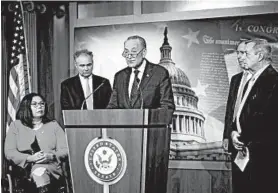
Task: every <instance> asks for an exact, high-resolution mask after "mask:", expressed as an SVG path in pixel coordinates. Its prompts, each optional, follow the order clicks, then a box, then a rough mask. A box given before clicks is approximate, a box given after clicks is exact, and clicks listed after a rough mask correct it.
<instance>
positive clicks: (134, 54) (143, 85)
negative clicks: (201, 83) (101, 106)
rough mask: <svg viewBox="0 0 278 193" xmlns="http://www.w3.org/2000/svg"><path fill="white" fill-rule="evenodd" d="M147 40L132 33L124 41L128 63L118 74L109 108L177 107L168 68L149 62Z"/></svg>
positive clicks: (124, 53)
mask: <svg viewBox="0 0 278 193" xmlns="http://www.w3.org/2000/svg"><path fill="white" fill-rule="evenodd" d="M146 54H147V47H146V41H145V39H144V38H142V37H140V36H130V37H128V38H127V40H126V41H125V43H124V51H123V54H122V56H123V57H124V58H125V60H126V63H127V66H128V67H126V68H124V69H123V70H120V71H119V72H117V73H116V74H115V77H114V86H113V92H112V96H111V99H110V102H109V104H108V107H107V108H114V109H140V108H149V109H157V108H164V109H172V110H174V109H175V104H174V97H173V92H172V86H171V81H170V77H169V73H168V71H167V70H166V69H165V68H164V67H162V66H160V65H155V64H152V63H151V62H149V61H148V60H147V59H146V58H145V56H146Z"/></svg>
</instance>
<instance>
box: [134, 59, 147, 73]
mask: <svg viewBox="0 0 278 193" xmlns="http://www.w3.org/2000/svg"><path fill="white" fill-rule="evenodd" d="M145 67H146V60H143V62H142V64H141V66H140V67H139V68H137V70H139V72H142V73H143V72H144V70H145ZM134 70H135V68H132V72H134Z"/></svg>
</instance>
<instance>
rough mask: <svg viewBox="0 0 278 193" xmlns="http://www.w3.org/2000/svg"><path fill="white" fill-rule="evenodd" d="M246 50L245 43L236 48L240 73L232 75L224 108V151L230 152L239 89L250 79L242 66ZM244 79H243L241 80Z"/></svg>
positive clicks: (244, 66)
mask: <svg viewBox="0 0 278 193" xmlns="http://www.w3.org/2000/svg"><path fill="white" fill-rule="evenodd" d="M245 49H246V41H241V42H240V43H239V44H238V47H237V51H236V52H237V59H238V63H239V66H240V68H241V69H242V70H243V71H242V72H240V73H238V74H236V75H234V76H233V77H232V79H231V83H230V89H229V95H228V101H227V106H226V115H225V125H224V132H223V148H224V150H225V151H228V152H231V148H232V142H231V138H230V134H231V131H232V123H233V121H234V120H235V115H236V113H237V111H238V107H239V102H240V101H239V100H237V98H240V97H238V96H239V95H240V94H241V93H240V92H239V90H241V89H239V88H240V87H243V86H244V85H243V84H244V83H245V82H246V80H248V79H250V78H251V76H252V75H251V73H249V70H248V68H246V65H245V64H244V54H245ZM243 77H244V78H243Z"/></svg>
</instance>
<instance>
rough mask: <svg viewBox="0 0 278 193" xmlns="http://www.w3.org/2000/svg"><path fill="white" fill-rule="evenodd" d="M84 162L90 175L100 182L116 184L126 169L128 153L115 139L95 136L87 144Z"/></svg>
mask: <svg viewBox="0 0 278 193" xmlns="http://www.w3.org/2000/svg"><path fill="white" fill-rule="evenodd" d="M84 163H85V167H86V170H87V172H88V174H89V176H90V177H91V178H92V179H93V180H94V181H96V182H97V183H99V184H107V185H111V184H115V183H116V182H118V181H119V180H120V179H121V178H122V177H123V175H124V173H125V170H126V163H127V160H126V154H125V151H124V149H123V148H122V146H121V144H120V143H119V142H117V141H116V140H115V139H110V138H95V139H93V140H92V141H91V142H90V143H89V144H88V146H87V148H86V150H85V155H84Z"/></svg>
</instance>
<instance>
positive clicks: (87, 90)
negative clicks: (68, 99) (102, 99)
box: [85, 78, 94, 110]
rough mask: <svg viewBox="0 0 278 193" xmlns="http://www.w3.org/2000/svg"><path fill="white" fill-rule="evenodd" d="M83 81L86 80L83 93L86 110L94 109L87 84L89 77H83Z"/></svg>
mask: <svg viewBox="0 0 278 193" xmlns="http://www.w3.org/2000/svg"><path fill="white" fill-rule="evenodd" d="M85 81H86V93H85V98H86V105H87V109H88V110H92V109H94V103H93V95H92V94H91V93H92V92H91V88H90V84H89V78H85ZM90 94H91V95H90ZM89 95H90V96H89ZM88 96H89V97H88ZM87 97H88V98H87Z"/></svg>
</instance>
